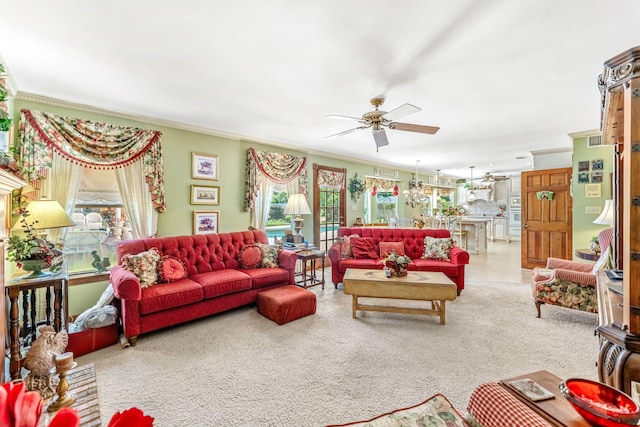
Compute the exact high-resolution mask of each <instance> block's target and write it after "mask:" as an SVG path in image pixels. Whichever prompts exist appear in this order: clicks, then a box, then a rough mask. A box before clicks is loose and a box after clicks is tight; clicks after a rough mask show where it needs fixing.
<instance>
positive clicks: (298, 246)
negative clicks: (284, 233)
mask: <svg viewBox="0 0 640 427" xmlns="http://www.w3.org/2000/svg"><path fill="white" fill-rule="evenodd" d="M282 248H283V249H286V250H288V251H293V252H300V251H306V250H311V249H318V248H316V246H315V245H313V244H311V243H309V244H308V245H305V244H304V243H290V242H285V243H283V244H282Z"/></svg>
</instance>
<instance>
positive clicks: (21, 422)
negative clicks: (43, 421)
mask: <svg viewBox="0 0 640 427" xmlns="http://www.w3.org/2000/svg"><path fill="white" fill-rule="evenodd" d="M41 414H42V399H40V394H38V392H37V391H26V389H25V385H24V383H22V382H19V383H5V384H2V387H0V426H3V427H5V426H7V427H13V426H20V427H37V425H38V422H39V421H40V415H41ZM79 425H80V417H79V416H78V413H77V412H76V410H75V409H73V408H63V409H61V410H60V411H58V413H57V414H56V416H55V417H54V418H53V420H51V423H50V424H49V427H78V426H79Z"/></svg>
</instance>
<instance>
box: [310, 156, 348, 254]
mask: <svg viewBox="0 0 640 427" xmlns="http://www.w3.org/2000/svg"><path fill="white" fill-rule="evenodd" d="M320 171H322V173H325V174H326V173H328V174H330V175H332V176H334V178H337V181H338V182H336V180H333V181H332V185H325V184H323V185H320V184H319V183H318V173H320ZM346 176H347V170H346V169H344V168H333V167H330V166H320V165H316V164H314V165H313V240H314V243H315V245H316V246H317V247H318V248H319V249H321V250H325V251H326V250H328V249H329V248H330V247H331V246H332V245H333V244H334V243H335V241H336V240H337V239H338V228H339V227H341V226H344V225H345V218H346V210H345V206H346V191H345V188H346ZM322 181H323V182H326V181H327V180H322Z"/></svg>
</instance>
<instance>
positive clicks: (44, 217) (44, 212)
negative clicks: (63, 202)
mask: <svg viewBox="0 0 640 427" xmlns="http://www.w3.org/2000/svg"><path fill="white" fill-rule="evenodd" d="M25 210H26V211H28V212H29V216H28V217H27V221H28V222H29V224H33V225H31V228H32V229H33V230H48V229H50V228H62V227H73V226H75V225H76V223H75V222H74V221H73V219H71V217H70V216H69V214H67V212H65V210H64V209H62V206H60V203H58V202H57V201H55V200H47V199H40V200H32V201H31V202H29V203H28V204H27V206H26V207H25ZM12 230H26V227H25V225H24V223H23V222H22V221H18V222H16V224H15V225H14V226H13V228H12ZM39 237H41V238H42V239H45V240H46V238H47V233H46V232H42V233H41V235H40V236H39Z"/></svg>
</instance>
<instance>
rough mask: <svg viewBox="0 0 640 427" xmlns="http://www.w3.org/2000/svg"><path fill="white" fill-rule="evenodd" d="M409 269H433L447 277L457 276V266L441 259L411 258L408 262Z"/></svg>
mask: <svg viewBox="0 0 640 427" xmlns="http://www.w3.org/2000/svg"><path fill="white" fill-rule="evenodd" d="M409 271H433V272H434V273H444V274H445V276H447V277H449V278H455V277H458V274H459V272H458V266H456V265H454V264H451V262H449V261H444V260H441V259H413V260H411V264H409Z"/></svg>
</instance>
